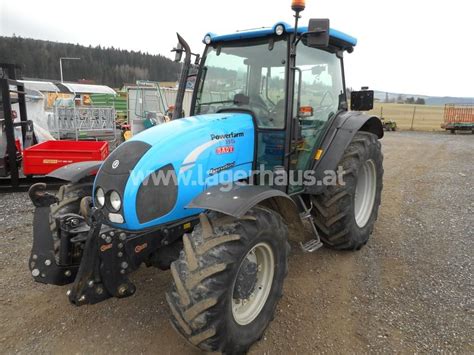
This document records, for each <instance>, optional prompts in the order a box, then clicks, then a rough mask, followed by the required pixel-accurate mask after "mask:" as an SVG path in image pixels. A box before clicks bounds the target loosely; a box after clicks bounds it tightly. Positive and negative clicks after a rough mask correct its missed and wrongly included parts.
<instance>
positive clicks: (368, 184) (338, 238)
mask: <svg viewBox="0 0 474 355" xmlns="http://www.w3.org/2000/svg"><path fill="white" fill-rule="evenodd" d="M382 163H383V155H382V150H381V144H380V142H379V140H378V138H377V136H376V135H375V134H372V133H368V132H358V133H357V134H356V135H355V136H354V138H353V140H352V142H351V143H350V144H349V146H348V147H347V148H346V150H345V152H344V155H343V157H342V159H341V162H340V163H339V165H340V166H342V167H343V169H344V177H343V182H344V184H339V183H338V184H337V185H335V186H328V187H327V189H326V191H325V192H324V193H323V194H321V195H316V196H312V202H313V205H314V207H315V208H314V209H313V217H314V220H315V223H316V226H317V229H318V231H319V233H320V237H321V240H322V241H323V243H324V244H325V245H327V246H329V247H331V248H334V249H338V250H358V249H360V248H361V247H362V246H363V245H365V244H366V243H367V241H368V239H369V236H370V234H372V231H373V229H374V224H375V221H376V220H377V214H378V210H379V206H380V200H381V194H382V185H383V182H382V178H383V165H382Z"/></svg>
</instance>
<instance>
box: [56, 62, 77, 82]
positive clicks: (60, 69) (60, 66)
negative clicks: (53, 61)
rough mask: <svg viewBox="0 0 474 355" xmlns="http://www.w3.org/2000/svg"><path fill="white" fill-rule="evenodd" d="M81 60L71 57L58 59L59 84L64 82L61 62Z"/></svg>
mask: <svg viewBox="0 0 474 355" xmlns="http://www.w3.org/2000/svg"><path fill="white" fill-rule="evenodd" d="M80 59H81V58H72V57H61V58H59V71H60V72H61V83H63V82H64V79H63V60H80Z"/></svg>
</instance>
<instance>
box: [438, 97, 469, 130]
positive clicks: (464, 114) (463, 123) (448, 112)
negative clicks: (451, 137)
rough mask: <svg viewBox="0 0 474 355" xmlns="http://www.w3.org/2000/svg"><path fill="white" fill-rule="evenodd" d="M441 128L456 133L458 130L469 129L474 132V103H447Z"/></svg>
mask: <svg viewBox="0 0 474 355" xmlns="http://www.w3.org/2000/svg"><path fill="white" fill-rule="evenodd" d="M441 128H444V129H446V130H447V131H451V133H455V132H456V130H467V131H472V133H473V134H474V104H462V105H456V104H446V105H445V106H444V123H443V124H442V125H441Z"/></svg>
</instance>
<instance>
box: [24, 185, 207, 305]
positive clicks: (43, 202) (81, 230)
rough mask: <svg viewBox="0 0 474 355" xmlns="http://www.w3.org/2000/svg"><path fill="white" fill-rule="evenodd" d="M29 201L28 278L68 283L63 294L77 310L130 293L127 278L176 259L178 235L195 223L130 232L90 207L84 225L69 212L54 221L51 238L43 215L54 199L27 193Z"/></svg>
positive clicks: (132, 285) (133, 289) (133, 287)
mask: <svg viewBox="0 0 474 355" xmlns="http://www.w3.org/2000/svg"><path fill="white" fill-rule="evenodd" d="M30 197H31V198H32V201H33V203H34V204H35V206H36V209H35V213H34V220H33V247H32V251H31V256H30V260H29V268H30V270H31V274H32V276H33V278H34V280H35V281H37V282H40V283H45V284H52V285H66V284H71V283H72V287H71V288H70V289H69V291H68V292H67V295H68V297H69V300H70V302H71V303H73V304H75V305H78V306H79V305H84V304H94V303H98V302H100V301H103V300H105V299H107V298H110V297H118V298H123V297H128V296H131V295H133V294H134V293H135V290H136V287H135V285H134V284H133V283H132V282H130V280H129V279H128V276H127V275H128V274H130V273H131V272H133V271H135V270H137V269H138V268H139V267H140V265H141V264H142V263H145V264H146V265H147V266H156V267H159V268H161V269H166V268H169V265H170V264H171V262H172V261H174V260H175V259H177V257H178V256H179V250H181V237H182V235H183V234H184V233H185V232H186V231H190V230H191V229H192V228H193V227H194V226H195V225H196V224H197V223H198V221H199V220H198V219H196V218H192V219H189V220H183V221H180V222H179V224H173V225H168V226H162V227H160V228H159V229H153V230H147V231H145V232H141V233H133V232H130V231H125V230H119V229H115V228H112V227H110V226H108V225H105V224H104V221H105V217H104V215H103V213H102V211H101V210H99V209H94V208H93V209H92V210H91V215H90V217H89V218H88V219H89V220H88V221H86V219H85V218H84V217H82V216H80V215H76V214H72V213H71V214H67V215H63V216H61V217H60V218H58V219H57V220H56V224H57V225H58V226H59V228H57V234H58V235H57V236H54V237H53V233H52V231H51V227H50V223H49V220H50V216H49V215H50V211H51V210H50V205H51V204H54V203H55V202H56V200H55V197H54V196H52V195H50V194H48V193H47V192H44V191H34V192H31V191H30Z"/></svg>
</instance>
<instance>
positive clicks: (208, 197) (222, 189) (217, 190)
mask: <svg viewBox="0 0 474 355" xmlns="http://www.w3.org/2000/svg"><path fill="white" fill-rule="evenodd" d="M256 205H263V206H265V207H267V208H270V209H272V210H274V211H276V212H278V213H279V214H280V215H281V216H282V217H283V219H284V221H285V223H286V224H287V226H288V228H289V230H290V239H292V240H296V241H300V239H301V237H302V236H303V235H304V227H303V223H302V222H301V218H300V216H299V213H298V208H297V206H296V204H295V202H294V201H293V200H292V198H291V197H290V196H288V195H287V194H286V193H284V192H282V191H280V190H276V189H273V188H271V187H268V186H256V185H242V184H234V185H233V186H232V187H228V186H224V185H216V186H213V187H210V188H209V189H207V190H205V191H204V192H202V193H201V194H200V195H198V196H197V197H196V198H194V199H193V200H192V201H191V203H189V204H188V205H187V206H186V207H187V208H199V209H205V210H211V211H216V212H220V213H223V214H226V215H229V216H232V217H235V218H242V217H243V216H244V215H245V214H246V213H247V212H248V211H249V210H250V209H251V208H252V207H254V206H256Z"/></svg>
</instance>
